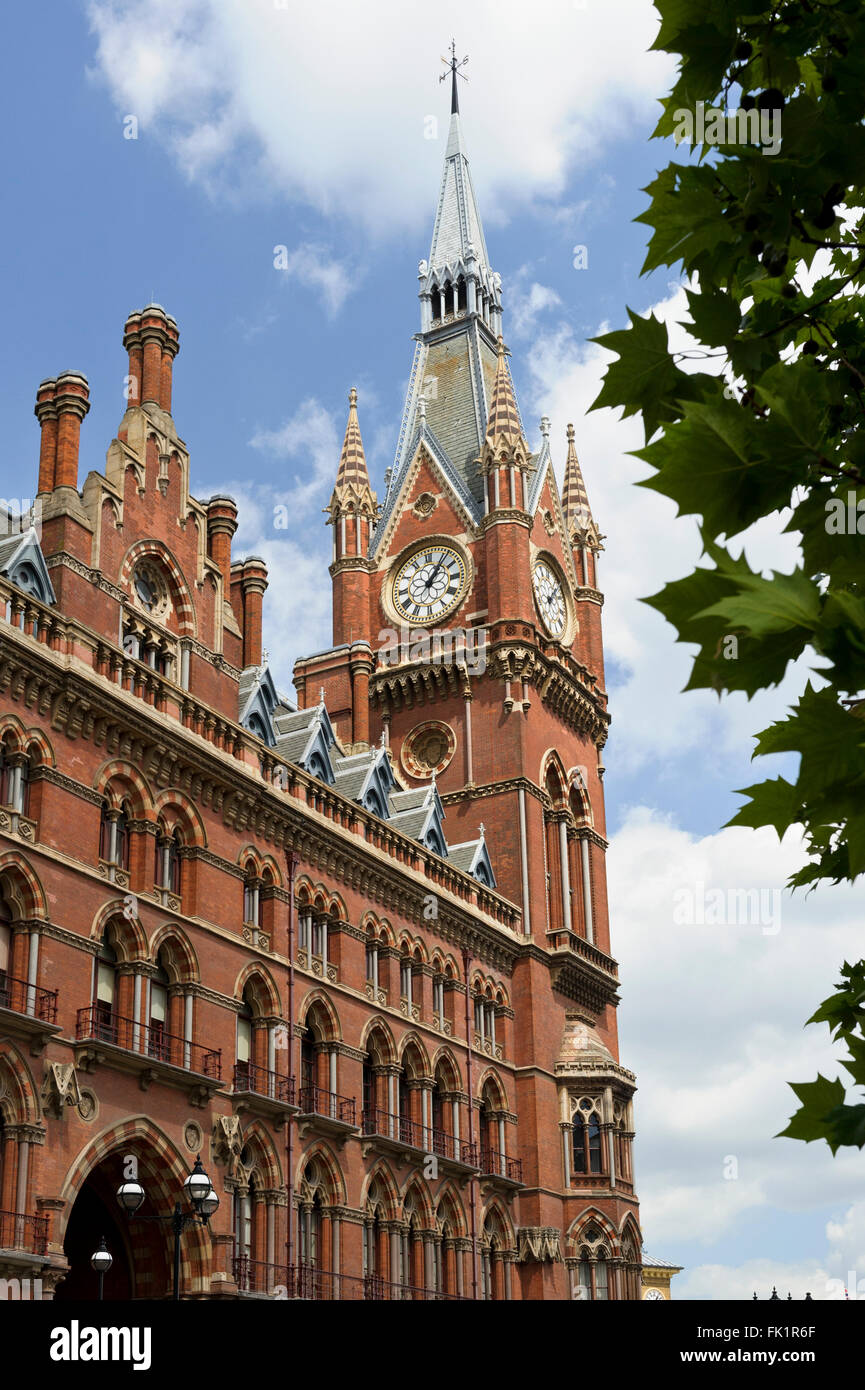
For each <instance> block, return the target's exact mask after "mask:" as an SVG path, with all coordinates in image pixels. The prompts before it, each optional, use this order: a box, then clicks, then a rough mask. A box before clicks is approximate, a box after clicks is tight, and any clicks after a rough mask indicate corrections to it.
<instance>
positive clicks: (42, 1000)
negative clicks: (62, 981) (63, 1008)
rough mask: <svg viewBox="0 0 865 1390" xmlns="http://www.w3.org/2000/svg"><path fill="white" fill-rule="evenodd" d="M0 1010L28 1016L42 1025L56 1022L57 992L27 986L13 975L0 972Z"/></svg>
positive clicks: (36, 986)
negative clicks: (10, 1010) (36, 1019)
mask: <svg viewBox="0 0 865 1390" xmlns="http://www.w3.org/2000/svg"><path fill="white" fill-rule="evenodd" d="M0 1009H12V1010H13V1011H14V1012H15V1013H16V1014H29V1015H30V1016H31V1017H32V1018H38V1019H39V1020H40V1021H41V1022H42V1023H56V1022H57V990H56V989H40V987H39V985H28V983H27V981H26V980H18V979H16V978H15V976H14V975H7V974H6V972H5V971H0Z"/></svg>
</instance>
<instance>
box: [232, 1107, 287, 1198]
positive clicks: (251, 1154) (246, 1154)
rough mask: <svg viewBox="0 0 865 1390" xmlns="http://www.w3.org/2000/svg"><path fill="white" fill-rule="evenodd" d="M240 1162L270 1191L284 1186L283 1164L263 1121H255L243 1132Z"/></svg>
mask: <svg viewBox="0 0 865 1390" xmlns="http://www.w3.org/2000/svg"><path fill="white" fill-rule="evenodd" d="M240 1161H241V1163H242V1164H243V1166H244V1167H245V1168H249V1169H250V1171H251V1172H252V1173H253V1174H254V1175H255V1179H256V1182H257V1183H259V1184H260V1186H261V1187H264V1188H267V1189H269V1190H270V1191H272V1192H274V1191H279V1189H280V1188H281V1187H282V1186H283V1176H282V1164H281V1163H280V1161H279V1154H278V1153H277V1150H276V1147H275V1145H274V1142H273V1137H272V1135H270V1134H269V1133H268V1131H267V1129H266V1127H265V1126H264V1125H263V1124H262V1122H261V1120H253V1121H252V1124H250V1125H249V1126H248V1127H247V1128H246V1129H245V1130H244V1132H243V1148H242V1149H241V1151H240Z"/></svg>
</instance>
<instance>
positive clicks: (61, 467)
mask: <svg viewBox="0 0 865 1390" xmlns="http://www.w3.org/2000/svg"><path fill="white" fill-rule="evenodd" d="M53 406H54V409H55V410H56V412H57V448H56V453H55V460H54V480H53V486H54V487H55V488H58V487H74V488H77V487H78V448H79V444H80V440H81V421H82V420H83V419H84V417H85V415H86V414H87V412H88V410H89V409H90V387H89V385H88V383H87V377H86V376H85V375H84V373H83V372H71V371H70V372H61V373H60V375H59V376H58V378H57V380H56V382H55V390H54V400H53Z"/></svg>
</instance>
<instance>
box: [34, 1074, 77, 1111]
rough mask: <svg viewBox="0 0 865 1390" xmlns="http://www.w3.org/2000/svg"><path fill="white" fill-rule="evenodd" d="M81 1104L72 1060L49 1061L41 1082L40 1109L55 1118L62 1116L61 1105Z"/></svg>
mask: <svg viewBox="0 0 865 1390" xmlns="http://www.w3.org/2000/svg"><path fill="white" fill-rule="evenodd" d="M80 1104H81V1091H80V1089H79V1086H78V1076H77V1074H76V1071H75V1065H74V1063H73V1062H49V1063H48V1066H47V1067H46V1069H45V1079H44V1081H43V1082H42V1109H43V1110H44V1112H45V1114H46V1115H53V1116H54V1118H55V1119H57V1120H60V1119H62V1118H63V1107H64V1106H65V1105H74V1106H76V1107H78V1106H79V1105H80Z"/></svg>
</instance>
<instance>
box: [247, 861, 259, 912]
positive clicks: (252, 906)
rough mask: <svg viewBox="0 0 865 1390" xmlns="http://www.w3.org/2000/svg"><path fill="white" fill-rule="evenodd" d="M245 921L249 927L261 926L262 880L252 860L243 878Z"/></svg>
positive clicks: (248, 862)
mask: <svg viewBox="0 0 865 1390" xmlns="http://www.w3.org/2000/svg"><path fill="white" fill-rule="evenodd" d="M243 920H244V922H245V923H246V924H247V925H249V926H253V927H260V926H261V879H260V878H259V874H258V869H257V867H256V865H255V862H254V860H252V859H250V860H248V861H247V865H246V869H245V871H244V877H243Z"/></svg>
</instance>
